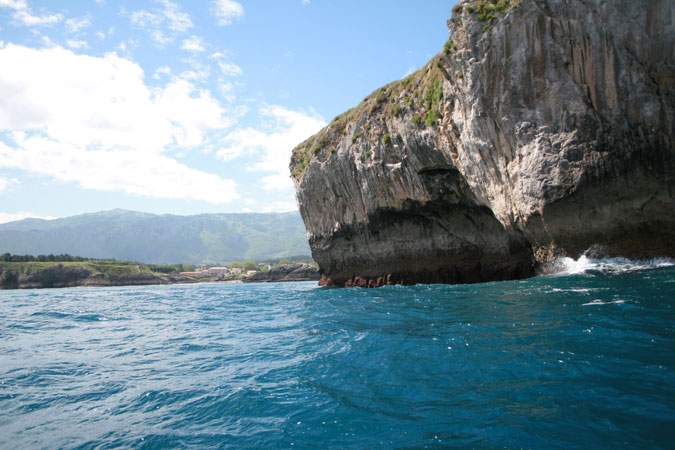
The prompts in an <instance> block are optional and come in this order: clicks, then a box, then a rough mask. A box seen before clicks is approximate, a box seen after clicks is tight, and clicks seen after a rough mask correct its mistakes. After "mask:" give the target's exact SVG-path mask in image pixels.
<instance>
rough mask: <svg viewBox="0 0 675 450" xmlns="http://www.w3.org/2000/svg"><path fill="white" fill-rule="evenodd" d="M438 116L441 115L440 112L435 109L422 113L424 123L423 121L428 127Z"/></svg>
mask: <svg viewBox="0 0 675 450" xmlns="http://www.w3.org/2000/svg"><path fill="white" fill-rule="evenodd" d="M440 116H441V113H440V112H438V110H437V109H433V110H431V111H429V112H427V113H426V114H425V115H424V123H425V124H426V125H427V126H428V127H430V126H432V125H433V124H434V122H436V119H438V118H439V117H440Z"/></svg>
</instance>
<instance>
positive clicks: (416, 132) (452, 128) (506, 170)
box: [291, 0, 675, 286]
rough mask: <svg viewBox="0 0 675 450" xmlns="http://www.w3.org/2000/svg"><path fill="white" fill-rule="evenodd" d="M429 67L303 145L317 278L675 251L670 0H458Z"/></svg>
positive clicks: (304, 194) (299, 169)
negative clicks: (598, 253) (590, 252)
mask: <svg viewBox="0 0 675 450" xmlns="http://www.w3.org/2000/svg"><path fill="white" fill-rule="evenodd" d="M448 28H449V31H450V39H449V40H448V42H447V43H446V45H445V47H444V48H443V51H442V52H441V53H439V55H437V56H436V57H435V58H433V59H432V61H430V62H429V64H427V66H426V67H424V68H423V69H422V70H420V71H419V72H417V73H416V74H413V75H411V76H410V77H408V78H406V79H404V80H401V81H397V82H394V83H392V84H389V85H387V86H385V87H383V88H381V89H379V90H377V91H375V92H374V93H373V94H371V95H370V96H369V97H367V98H366V99H365V100H364V101H363V102H362V103H361V105H359V106H358V107H356V108H354V109H353V110H350V111H348V112H346V113H345V114H343V115H341V116H338V117H337V118H335V119H334V120H333V121H332V122H331V123H330V125H329V126H328V127H326V128H325V129H324V130H322V131H321V132H319V133H318V134H317V135H316V136H314V137H312V138H310V139H309V140H307V141H306V142H304V143H302V144H300V145H299V146H298V147H297V148H296V149H295V150H294V153H293V157H292V160H291V172H292V175H293V179H294V181H295V185H296V192H297V200H298V204H299V207H300V212H301V214H302V217H303V219H304V221H305V225H306V227H307V230H308V236H309V242H310V246H311V249H312V254H313V257H314V259H315V260H316V261H317V262H318V263H319V267H320V270H321V273H322V274H323V281H322V282H323V283H324V284H336V285H347V286H349V285H353V284H358V285H362V286H377V285H381V284H383V283H399V282H401V283H415V282H475V281H486V280H500V279H512V278H520V277H526V276H530V275H532V274H534V273H535V271H536V270H537V267H541V265H542V264H546V263H547V262H549V261H551V260H552V259H553V258H554V257H555V256H557V255H559V254H567V255H569V256H572V257H576V256H578V255H579V254H580V253H582V252H583V251H584V250H586V249H587V248H589V247H590V246H592V245H598V246H600V248H602V251H603V252H605V253H606V255H608V256H612V255H623V256H627V257H633V258H645V257H655V256H675V210H674V202H673V191H674V188H675V182H674V180H675V136H674V132H673V127H674V123H675V121H674V116H675V2H673V1H671V0H649V1H645V2H633V1H629V0H609V1H608V0H569V1H557V0H522V1H520V2H514V1H513V0H512V1H511V2H510V3H509V2H508V1H506V0H500V1H499V2H497V1H496V0H495V3H490V2H487V1H486V2H475V1H465V2H462V3H460V4H459V5H458V6H457V7H456V8H455V10H454V12H453V15H452V18H451V19H450V20H449V21H448Z"/></svg>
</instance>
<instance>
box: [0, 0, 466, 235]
mask: <svg viewBox="0 0 675 450" xmlns="http://www.w3.org/2000/svg"><path fill="white" fill-rule="evenodd" d="M454 3H455V2H454V1H441V0H427V1H419V2H412V1H380V0H370V1H351V0H339V1H338V0H309V1H308V0H268V1H244V0H241V1H234V0H203V1H196V2H180V1H169V0H149V1H136V0H134V1H113V0H90V1H85V0H78V1H59V2H54V1H32V0H0V68H1V69H0V222H6V221H9V220H16V219H20V218H23V217H46V218H49V217H64V216H69V215H74V214H80V213H85V212H94V211H101V210H107V209H113V208H124V209H134V210H140V211H147V212H152V213H172V214H197V213H211V212H252V211H253V212H269V211H279V212H280V211H289V210H294V209H296V205H295V197H294V191H293V185H292V183H291V180H290V177H289V173H288V159H289V157H290V153H291V150H292V149H293V147H294V146H295V145H296V144H298V143H300V142H301V141H303V140H304V139H306V138H308V137H309V136H311V135H312V134H314V133H315V132H317V131H318V130H319V129H321V128H322V127H323V126H324V125H325V124H326V123H327V122H329V121H330V120H331V119H332V118H333V117H335V116H336V115H338V114H340V113H342V112H344V111H345V110H347V109H349V108H351V107H353V106H356V105H357V104H358V103H359V102H360V101H361V100H362V99H363V98H364V97H365V96H366V95H368V94H369V93H370V92H372V91H373V90H375V89H377V88H378V87H379V86H381V85H383V84H386V83H388V82H390V81H393V80H396V79H400V78H402V77H404V76H405V75H407V74H408V73H411V72H412V71H414V70H416V69H417V68H419V67H421V66H423V65H424V64H425V63H426V62H427V61H428V60H429V59H430V58H431V57H432V56H433V55H434V54H436V53H437V52H438V51H440V49H441V48H442V46H443V44H444V42H445V41H446V40H447V38H448V31H447V28H446V25H445V23H446V20H447V19H448V18H449V17H450V12H451V10H452V6H453V5H454Z"/></svg>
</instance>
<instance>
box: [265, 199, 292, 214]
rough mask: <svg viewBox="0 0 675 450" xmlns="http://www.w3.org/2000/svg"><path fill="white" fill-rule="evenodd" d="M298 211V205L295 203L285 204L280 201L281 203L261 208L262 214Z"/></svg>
mask: <svg viewBox="0 0 675 450" xmlns="http://www.w3.org/2000/svg"><path fill="white" fill-rule="evenodd" d="M297 210H298V204H297V203H295V202H284V201H279V202H273V203H270V204H267V205H263V206H262V207H261V208H260V211H261V212H289V211H297Z"/></svg>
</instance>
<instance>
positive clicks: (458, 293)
mask: <svg viewBox="0 0 675 450" xmlns="http://www.w3.org/2000/svg"><path fill="white" fill-rule="evenodd" d="M657 266H658V265H657ZM662 266H663V267H661V266H658V267H656V266H650V267H649V268H645V267H637V268H636V267H633V266H630V267H628V269H626V266H625V265H624V266H621V265H619V268H620V269H621V267H623V270H617V268H616V267H617V266H616V264H615V265H612V264H609V265H607V264H605V265H602V264H599V265H598V264H596V265H594V266H593V267H591V268H586V269H585V270H582V271H580V273H578V274H571V275H569V274H568V275H563V276H546V277H538V278H534V279H530V280H524V281H517V282H501V283H486V284H477V285H462V286H444V285H427V286H413V287H400V286H390V287H383V288H380V289H374V290H364V289H330V288H318V287H316V285H315V283H313V282H310V283H279V284H246V285H241V284H240V285H236V284H234V285H233V284H210V285H192V286H161V287H155V286H153V287H123V288H74V289H46V290H29V291H2V292H0V317H1V318H2V320H1V321H0V448H3V449H4V448H12V449H14V448H31V449H32V448H48V449H57V448H58V449H61V448H82V449H88V448H118V447H128V448H148V449H150V448H195V449H196V448H200V449H201V448H233V449H234V448H237V449H239V448H251V449H253V448H255V449H281V448H301V449H314V448H316V449H326V448H335V449H365V448H368V449H377V448H453V447H454V448H504V447H506V448H608V449H609V448H612V449H614V448H617V447H621V448H669V447H671V446H672V443H673V442H675V426H674V425H675V312H674V311H673V304H674V303H675V267H673V266H672V265H662Z"/></svg>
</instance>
